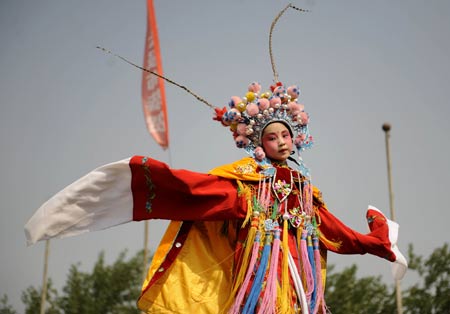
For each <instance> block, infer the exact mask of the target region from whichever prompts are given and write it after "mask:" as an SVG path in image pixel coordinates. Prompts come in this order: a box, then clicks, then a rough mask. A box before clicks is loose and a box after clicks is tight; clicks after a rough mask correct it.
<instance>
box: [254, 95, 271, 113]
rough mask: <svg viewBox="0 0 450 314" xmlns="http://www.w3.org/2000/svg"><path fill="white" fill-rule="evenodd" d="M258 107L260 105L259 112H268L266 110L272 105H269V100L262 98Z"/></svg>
mask: <svg viewBox="0 0 450 314" xmlns="http://www.w3.org/2000/svg"><path fill="white" fill-rule="evenodd" d="M257 105H258V108H259V110H260V111H263V110H266V109H268V108H269V105H270V103H269V100H268V99H266V98H261V99H259V100H258V104H257Z"/></svg>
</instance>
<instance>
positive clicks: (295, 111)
mask: <svg viewBox="0 0 450 314" xmlns="http://www.w3.org/2000/svg"><path fill="white" fill-rule="evenodd" d="M288 108H289V111H290V112H291V115H292V116H293V117H295V116H297V115H299V114H300V113H301V112H302V106H301V105H299V104H297V103H296V102H294V101H291V102H289V103H288Z"/></svg>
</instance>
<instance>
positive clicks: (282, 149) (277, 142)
mask: <svg viewBox="0 0 450 314" xmlns="http://www.w3.org/2000/svg"><path fill="white" fill-rule="evenodd" d="M292 146H293V144H292V136H291V133H290V132H289V130H288V128H287V127H286V126H285V125H284V124H283V123H280V122H274V123H272V124H269V125H268V126H267V127H266V128H265V129H264V132H263V135H262V147H263V148H264V151H265V152H266V155H267V157H269V158H270V159H271V160H275V161H285V160H286V159H287V158H288V157H289V156H290V155H291V152H292Z"/></svg>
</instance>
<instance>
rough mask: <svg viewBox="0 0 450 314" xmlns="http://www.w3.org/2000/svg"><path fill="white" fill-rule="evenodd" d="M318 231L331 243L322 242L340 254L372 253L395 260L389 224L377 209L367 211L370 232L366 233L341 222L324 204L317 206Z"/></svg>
mask: <svg viewBox="0 0 450 314" xmlns="http://www.w3.org/2000/svg"><path fill="white" fill-rule="evenodd" d="M318 214H319V216H320V227H319V230H320V233H321V236H322V238H325V239H326V240H331V242H333V243H337V244H339V245H338V246H336V245H331V244H330V243H329V242H328V241H326V240H325V239H323V241H322V244H323V245H325V247H326V248H327V249H328V250H330V251H333V252H336V253H340V254H365V253H369V254H373V255H376V256H379V257H382V258H385V259H387V260H389V261H391V262H392V261H395V259H396V256H395V254H394V252H393V251H392V249H391V245H392V243H391V240H390V238H389V226H388V221H387V219H386V217H385V216H384V215H383V214H382V213H381V212H379V211H376V210H371V209H369V211H368V212H367V220H368V223H369V227H370V230H371V232H370V233H368V234H362V233H359V232H357V231H355V230H353V229H351V228H350V227H348V226H346V225H345V224H344V223H342V222H341V221H340V220H339V219H338V218H336V217H335V216H334V215H333V214H331V213H330V212H329V211H328V210H327V209H326V208H325V207H324V206H320V207H319V213H318Z"/></svg>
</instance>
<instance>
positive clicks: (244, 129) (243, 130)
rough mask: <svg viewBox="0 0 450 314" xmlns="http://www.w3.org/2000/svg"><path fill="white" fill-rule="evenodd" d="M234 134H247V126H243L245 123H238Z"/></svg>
mask: <svg viewBox="0 0 450 314" xmlns="http://www.w3.org/2000/svg"><path fill="white" fill-rule="evenodd" d="M236 132H237V133H238V134H239V135H246V134H247V133H246V132H247V124H245V123H239V124H238V125H237V129H236Z"/></svg>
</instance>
